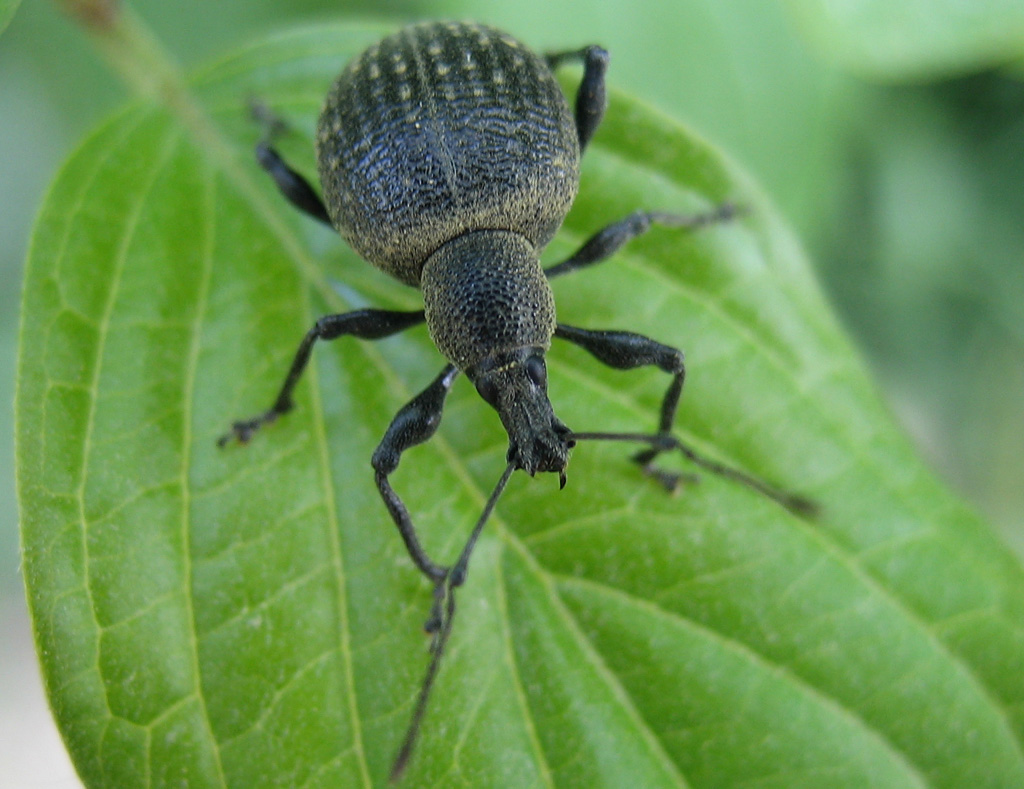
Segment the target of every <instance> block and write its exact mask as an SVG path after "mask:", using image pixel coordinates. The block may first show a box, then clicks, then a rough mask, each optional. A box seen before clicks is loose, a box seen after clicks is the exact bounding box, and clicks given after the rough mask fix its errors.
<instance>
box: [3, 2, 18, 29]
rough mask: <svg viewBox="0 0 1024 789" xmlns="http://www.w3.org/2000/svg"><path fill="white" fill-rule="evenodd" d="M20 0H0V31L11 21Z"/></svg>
mask: <svg viewBox="0 0 1024 789" xmlns="http://www.w3.org/2000/svg"><path fill="white" fill-rule="evenodd" d="M20 2H21V0H0V33H3V32H4V30H6V29H7V25H9V24H10V23H11V20H12V19H13V18H14V12H15V11H17V10H18V4H19V3H20Z"/></svg>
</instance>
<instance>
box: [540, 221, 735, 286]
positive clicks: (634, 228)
mask: <svg viewBox="0 0 1024 789" xmlns="http://www.w3.org/2000/svg"><path fill="white" fill-rule="evenodd" d="M738 212H739V211H738V209H737V208H736V206H735V205H733V204H732V203H723V204H722V205H720V206H718V208H716V209H715V210H713V211H709V212H707V213H704V214H670V213H666V212H664V211H634V212H633V213H632V214H630V215H629V216H627V217H626V218H625V219H620V220H619V221H618V222H613V223H612V224H610V225H608V226H607V227H603V228H601V229H600V230H598V231H597V232H596V233H594V235H592V236H591V237H590V238H588V239H587V240H586V241H585V242H583V246H581V247H580V248H579V249H578V250H576V252H575V253H574V254H573V255H572V256H571V257H569V258H566V259H565V260H563V261H562V262H561V263H558V264H556V265H554V266H550V267H549V268H546V269H544V275H545V276H546V277H547V278H548V279H554V278H555V277H560V276H562V275H563V274H568V273H569V272H571V271H575V270H576V269H580V268H585V267H587V266H590V265H593V264H594V263H600V262H601V261H604V260H607V259H608V258H609V257H611V256H612V255H614V254H615V253H616V252H617V251H618V250H619V249H620V248H621V247H622V246H623V245H624V244H625V243H626V242H627V241H630V240H632V239H634V238H636V237H637V236H641V235H643V234H644V233H646V232H647V231H648V230H650V229H651V227H653V226H654V225H660V226H662V227H686V228H698V227H704V226H705V225H711V224H714V223H716V222H727V221H728V220H730V219H732V218H734V217H735V216H736V215H737V213H738Z"/></svg>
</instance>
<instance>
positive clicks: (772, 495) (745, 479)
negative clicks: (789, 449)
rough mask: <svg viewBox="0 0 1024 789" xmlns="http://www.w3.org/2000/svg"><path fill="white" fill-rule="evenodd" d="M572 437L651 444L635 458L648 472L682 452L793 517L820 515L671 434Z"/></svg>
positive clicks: (805, 500) (802, 499) (800, 498)
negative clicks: (657, 461)
mask: <svg viewBox="0 0 1024 789" xmlns="http://www.w3.org/2000/svg"><path fill="white" fill-rule="evenodd" d="M569 437H570V438H572V439H574V440H576V441H631V442H634V443H640V444H649V445H650V447H651V448H650V449H648V450H644V451H643V452H641V453H640V454H639V455H637V456H636V457H634V460H637V461H638V462H641V463H644V464H645V470H650V469H648V467H647V465H646V464H647V463H649V461H650V459H651V458H653V456H654V455H656V454H660V453H661V452H670V451H672V450H676V451H678V452H681V453H682V454H683V456H684V457H686V458H687V459H688V460H689V461H690V462H691V463H693V464H695V465H697V466H700V467H701V468H703V469H705V470H706V471H710V472H711V473H712V474H717V475H718V476H720V477H724V478H725V479H729V480H732V481H733V482H738V483H739V484H741V485H745V486H746V487H748V488H750V489H751V490H755V491H757V492H758V493H760V494H761V495H762V496H765V497H767V498H769V499H771V500H772V501H774V502H776V503H778V504H780V505H782V506H783V507H785V508H786V509H787V510H789V511H790V512H792V513H793V514H794V515H800V516H802V517H807V518H812V517H814V516H815V515H817V514H818V505H817V504H816V503H815V502H813V501H811V500H810V499H808V498H805V497H804V496H800V495H798V494H794V493H787V492H786V491H784V490H780V489H779V488H776V487H774V486H772V485H769V484H768V483H767V482H765V481H764V480H762V479H758V478H757V477H755V476H753V475H752V474H748V473H747V472H745V471H740V470H739V469H738V468H734V467H732V466H727V465H725V464H724V463H719V462H718V461H717V460H712V459H711V458H709V457H705V456H704V455H702V454H701V453H699V452H698V451H697V450H695V449H694V448H693V447H691V446H689V445H688V444H684V443H683V442H682V441H680V440H679V439H678V438H676V437H675V436H673V435H672V434H670V433H573V434H572V435H570V436H569ZM650 471H653V470H650Z"/></svg>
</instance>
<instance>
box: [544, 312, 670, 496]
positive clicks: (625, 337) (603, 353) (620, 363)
mask: <svg viewBox="0 0 1024 789" xmlns="http://www.w3.org/2000/svg"><path fill="white" fill-rule="evenodd" d="M555 336H556V337H561V338H562V339H563V340H568V341H569V342H571V343H573V344H574V345H578V346H580V347H581V348H583V350H585V351H588V352H589V353H590V354H592V355H593V356H594V357H595V358H597V359H598V360H599V361H601V362H604V363H605V364H607V365H608V366H609V367H613V368H615V369H616V370H632V369H634V368H637V367H646V366H648V365H652V364H653V365H655V366H657V367H658V368H659V369H661V370H664V371H665V372H666V373H668V374H669V375H671V376H672V382H671V383H670V384H669V385H668V391H666V392H665V397H664V398H663V399H662V401H661V416H660V418H659V420H658V435H667V436H671V434H672V425H673V423H674V422H675V419H676V409H677V408H678V406H679V396H680V395H681V394H682V392H683V381H684V380H685V378H686V365H685V364H684V363H683V352H682V351H680V350H679V349H678V348H672V347H671V346H668V345H662V344H661V343H660V342H657V341H655V340H652V339H650V338H649V337H644V336H643V335H642V334H635V333H634V332H628V331H591V330H589V329H579V328H576V327H575V326H566V325H565V324H563V323H560V324H558V326H557V327H556V328H555ZM664 451H666V449H664V448H661V447H658V446H655V447H652V448H650V449H645V450H644V451H643V452H640V453H639V454H637V455H635V456H634V457H633V460H635V461H636V462H637V463H639V464H640V467H641V468H642V469H643V470H644V473H645V474H649V475H650V476H652V477H654V478H655V479H657V480H658V481H659V482H660V483H661V484H662V485H664V486H665V488H666V489H668V490H670V491H673V490H675V489H676V488H678V486H679V482H680V476H679V475H678V474H672V473H669V472H667V471H663V470H661V469H658V468H656V467H655V466H654V465H653V464H654V459H655V458H656V457H657V456H658V455H660V454H661V453H662V452H664Z"/></svg>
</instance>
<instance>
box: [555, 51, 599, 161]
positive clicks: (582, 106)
mask: <svg viewBox="0 0 1024 789" xmlns="http://www.w3.org/2000/svg"><path fill="white" fill-rule="evenodd" d="M544 59H545V60H546V61H547V63H548V68H550V69H551V70H552V71H554V70H555V69H556V68H558V67H559V66H560V65H562V63H564V62H565V61H567V60H582V61H583V79H582V80H581V81H580V87H579V89H578V90H577V91H576V136H577V138H578V139H579V142H580V151H582V150H583V149H584V148H586V147H587V143H588V142H590V138H591V137H593V136H594V132H595V131H597V127H598V126H599V125H600V123H601V118H603V117H604V110H605V107H606V106H607V104H608V99H607V97H606V96H605V90H604V75H605V72H606V71H607V70H608V60H609V57H608V52H607V51H606V50H604V49H601V47H598V46H589V47H584V48H583V49H577V50H572V51H571V52H553V53H551V54H548V55H545V56H544Z"/></svg>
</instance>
